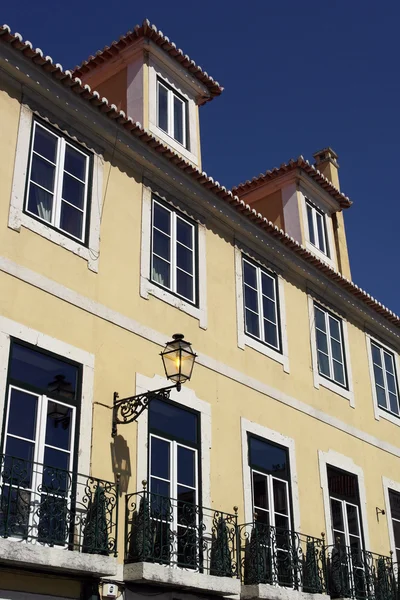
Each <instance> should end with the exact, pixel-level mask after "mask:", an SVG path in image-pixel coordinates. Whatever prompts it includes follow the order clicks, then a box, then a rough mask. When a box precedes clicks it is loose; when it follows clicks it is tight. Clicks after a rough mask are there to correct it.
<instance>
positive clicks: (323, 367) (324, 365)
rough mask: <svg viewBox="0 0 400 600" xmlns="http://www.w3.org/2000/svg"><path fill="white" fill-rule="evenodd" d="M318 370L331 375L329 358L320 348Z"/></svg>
mask: <svg viewBox="0 0 400 600" xmlns="http://www.w3.org/2000/svg"><path fill="white" fill-rule="evenodd" d="M318 370H319V372H320V373H321V375H325V376H326V377H330V368H329V358H328V357H327V355H326V354H323V353H322V352H320V351H319V350H318Z"/></svg>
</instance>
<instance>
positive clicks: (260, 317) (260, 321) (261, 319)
mask: <svg viewBox="0 0 400 600" xmlns="http://www.w3.org/2000/svg"><path fill="white" fill-rule="evenodd" d="M256 273H257V288H258V289H257V297H258V326H259V328H260V337H261V339H262V340H263V342H265V333H264V307H263V301H262V277H261V269H260V268H259V267H256Z"/></svg>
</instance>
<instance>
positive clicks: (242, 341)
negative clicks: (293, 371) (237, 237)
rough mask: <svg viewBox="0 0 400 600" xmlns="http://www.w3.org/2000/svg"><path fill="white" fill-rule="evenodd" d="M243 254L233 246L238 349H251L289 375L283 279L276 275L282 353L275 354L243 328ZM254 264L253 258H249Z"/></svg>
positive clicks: (274, 351)
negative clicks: (273, 361)
mask: <svg viewBox="0 0 400 600" xmlns="http://www.w3.org/2000/svg"><path fill="white" fill-rule="evenodd" d="M243 254H244V252H243V251H242V250H241V249H240V248H238V246H235V280H236V286H235V287H236V322H237V340H238V341H237V344H238V348H240V349H241V350H244V349H245V347H246V346H249V347H250V348H253V350H256V351H257V352H260V353H261V354H264V355H265V356H268V357H269V358H272V360H275V361H276V362H278V363H280V364H281V365H282V366H283V370H284V372H285V373H290V368H289V350H288V340H287V326H286V309H285V293H284V292H285V289H284V279H283V277H282V276H281V275H280V274H278V275H277V283H278V285H277V292H278V296H279V299H278V305H279V321H280V332H281V340H282V352H277V351H276V350H274V349H273V348H270V347H269V346H267V345H266V344H263V343H262V342H259V341H257V340H255V339H254V338H252V337H251V336H250V335H246V332H245V328H244V308H243V266H242V264H243V263H242V255H243ZM251 260H252V261H253V262H254V260H255V259H254V258H253V257H251ZM260 266H261V267H262V268H264V269H268V268H267V267H265V266H264V265H261V264H260Z"/></svg>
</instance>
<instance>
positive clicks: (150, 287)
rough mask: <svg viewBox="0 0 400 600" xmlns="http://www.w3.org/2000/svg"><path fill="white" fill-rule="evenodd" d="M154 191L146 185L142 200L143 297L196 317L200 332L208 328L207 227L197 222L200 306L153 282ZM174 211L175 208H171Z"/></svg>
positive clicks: (141, 290) (141, 272)
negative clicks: (151, 275)
mask: <svg viewBox="0 0 400 600" xmlns="http://www.w3.org/2000/svg"><path fill="white" fill-rule="evenodd" d="M152 197H153V191H152V190H151V188H149V187H148V186H146V185H143V198H142V231H141V236H142V237H141V248H140V295H141V297H142V298H145V299H146V300H148V299H149V296H155V297H156V298H158V299H159V300H163V301H164V302H166V303H167V304H170V305H171V306H174V307H175V308H178V309H179V310H181V311H182V312H185V313H186V314H188V315H190V316H191V317H194V318H195V319H197V320H198V321H199V326H200V327H201V329H207V271H206V256H207V255H206V227H205V225H204V224H202V223H199V222H198V221H197V220H196V223H197V236H196V237H197V256H198V260H197V265H198V267H197V268H198V273H196V274H195V275H196V285H197V294H198V299H199V306H193V304H190V302H186V301H185V300H184V299H183V298H178V297H177V296H175V295H174V294H171V292H169V291H168V290H165V289H163V288H160V287H159V286H158V285H155V284H154V283H153V282H152V281H151V280H150V264H151V208H152ZM171 209H173V207H172V206H171Z"/></svg>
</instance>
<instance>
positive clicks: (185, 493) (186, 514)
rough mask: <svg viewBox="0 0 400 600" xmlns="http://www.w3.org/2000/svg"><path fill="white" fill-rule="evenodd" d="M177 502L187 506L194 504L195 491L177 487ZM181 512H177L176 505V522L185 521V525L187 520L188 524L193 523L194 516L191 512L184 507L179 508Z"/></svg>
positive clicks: (180, 486)
mask: <svg viewBox="0 0 400 600" xmlns="http://www.w3.org/2000/svg"><path fill="white" fill-rule="evenodd" d="M177 500H178V501H179V502H185V503H188V504H196V491H195V490H191V489H190V488H187V487H184V486H182V485H178V498H177ZM181 509H183V510H181V511H180V510H179V505H178V522H180V523H182V522H183V521H185V524H187V520H188V519H189V522H193V517H194V516H195V515H194V514H193V512H192V511H191V510H189V511H188V510H187V509H186V510H185V507H181Z"/></svg>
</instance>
